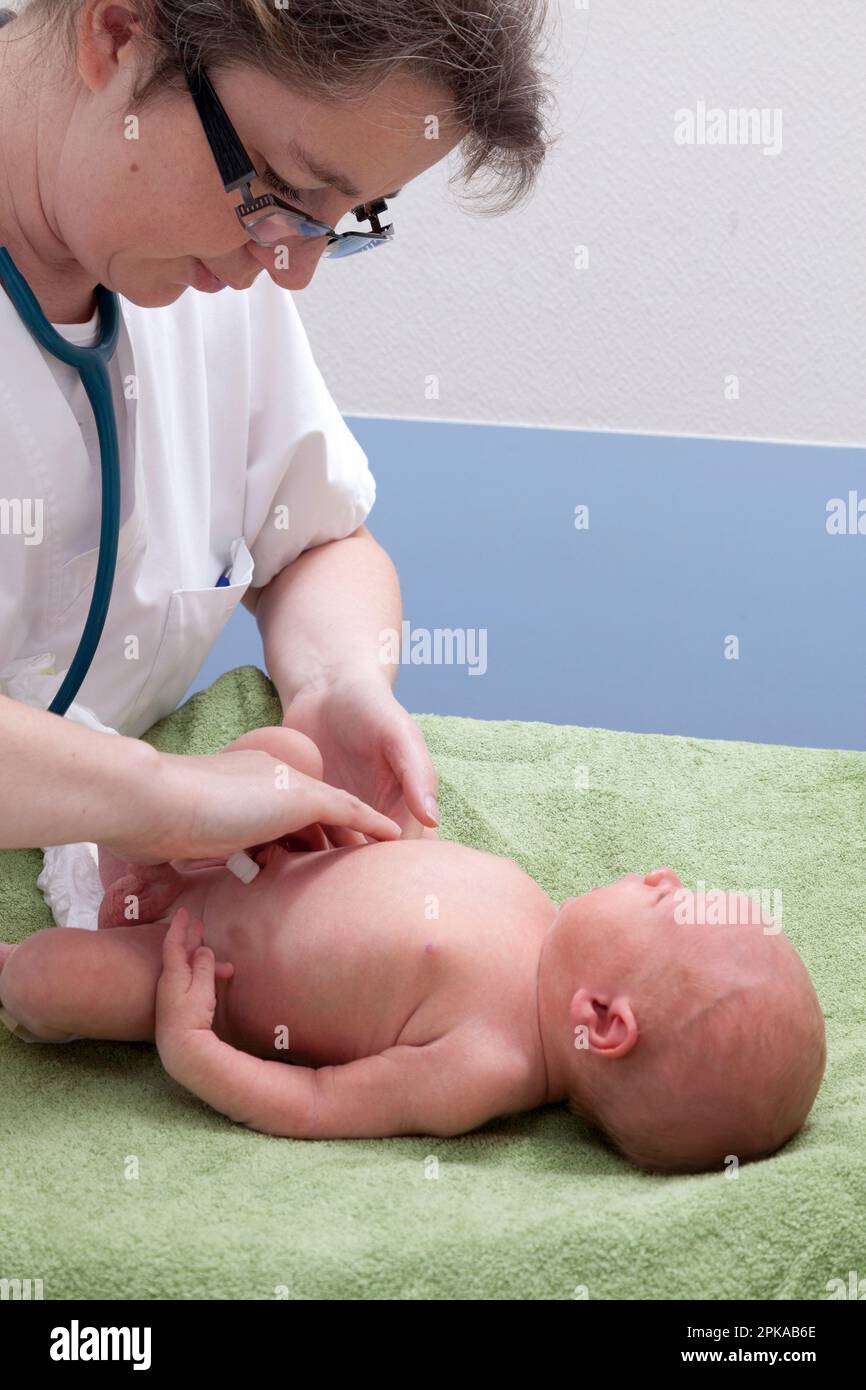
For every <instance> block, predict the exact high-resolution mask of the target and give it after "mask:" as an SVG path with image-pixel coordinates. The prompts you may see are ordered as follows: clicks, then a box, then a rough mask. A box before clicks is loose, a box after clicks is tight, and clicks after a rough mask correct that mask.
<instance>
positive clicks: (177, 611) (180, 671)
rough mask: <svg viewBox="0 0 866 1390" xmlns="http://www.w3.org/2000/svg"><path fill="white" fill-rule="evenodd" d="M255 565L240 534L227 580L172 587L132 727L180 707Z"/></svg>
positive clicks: (128, 727)
mask: <svg viewBox="0 0 866 1390" xmlns="http://www.w3.org/2000/svg"><path fill="white" fill-rule="evenodd" d="M253 569H254V562H253V557H252V555H251V554H250V552H249V549H248V548H247V544H246V541H245V540H244V538H243V536H239V537H238V538H237V540H235V541H233V542H232V547H231V568H230V571H229V574H228V583H227V584H221V585H219V586H218V587H217V586H216V585H213V586H209V587H208V588H206V589H175V590H174V591H173V592H172V595H171V598H170V599H169V604H168V612H167V615H166V620H165V627H164V629H163V634H162V640H161V642H160V644H159V650H158V652H157V655H156V659H155V661H154V663H153V666H152V667H151V670H150V673H149V674H148V676H147V679H146V681H145V683H144V686H143V688H142V690H141V693H140V694H139V696H138V699H137V700H136V702H135V705H134V707H133V709H132V710H131V711H130V712H129V714H128V716H127V718H126V719H125V720H124V725H125V731H126V732H127V733H130V734H141V733H143V732H144V731H145V730H146V729H148V728H149V727H150V725H151V724H152V723H153V722H154V721H155V720H157V719H161V718H162V717H163V716H164V715H166V714H169V713H170V712H171V711H172V710H173V709H175V708H176V707H177V704H178V702H179V701H180V700H181V699H182V698H183V696H184V695H185V694H186V691H187V690H188V689H189V687H190V685H191V684H192V682H193V681H194V680H195V677H196V676H197V674H198V672H199V670H200V668H201V665H202V663H203V661H204V659H205V657H206V656H207V654H208V652H209V651H210V650H211V648H212V646H213V645H214V643H215V642H216V640H217V638H218V637H219V635H220V633H221V632H222V630H223V628H224V627H225V625H226V623H227V622H228V620H229V618H230V617H231V615H232V613H233V612H234V610H235V609H236V608H237V606H238V604H239V603H240V601H241V599H242V598H243V596H244V594H245V593H246V591H247V589H248V588H249V586H250V582H251V580H252V577H253Z"/></svg>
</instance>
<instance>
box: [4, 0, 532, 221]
mask: <svg viewBox="0 0 866 1390" xmlns="http://www.w3.org/2000/svg"><path fill="white" fill-rule="evenodd" d="M126 3H127V4H128V5H130V6H131V7H132V8H134V9H135V10H136V11H137V13H138V15H139V18H140V21H141V27H142V33H143V36H144V40H145V42H146V43H147V44H148V46H149V48H150V49H151V50H152V51H153V53H154V62H153V66H152V69H151V71H150V72H149V73H148V74H147V76H146V77H145V78H144V79H143V80H142V82H141V83H140V84H139V86H138V87H137V88H136V90H135V92H134V94H133V108H134V110H135V111H140V110H142V109H143V108H144V107H145V106H146V105H148V104H149V103H151V102H152V101H154V100H155V99H157V98H158V97H159V96H161V95H162V94H164V93H166V92H169V91H177V92H178V93H180V92H184V93H185V92H186V91H187V87H186V83H185V80H184V77H183V69H182V66H181V61H180V56H181V53H183V54H184V55H185V57H186V60H187V61H188V62H190V63H192V64H193V65H197V64H199V63H201V64H203V65H204V66H205V67H207V68H208V69H210V70H213V71H214V72H219V70H220V69H223V70H224V69H226V68H234V67H241V66H248V67H251V68H258V69H259V70H260V71H262V72H266V73H268V74H269V75H270V76H272V77H274V78H275V79H276V80H277V81H278V82H281V83H283V84H285V85H286V86H288V87H290V88H291V89H292V90H295V91H297V92H298V93H299V94H300V95H302V96H307V97H311V98H314V99H316V100H319V101H333V102H335V103H339V102H340V101H341V100H349V101H351V99H352V98H353V97H364V96H366V95H368V94H369V93H370V92H371V91H372V90H373V89H374V88H375V87H376V86H378V84H379V83H380V82H381V81H383V80H384V79H385V78H386V77H388V76H390V75H391V74H393V73H402V74H411V75H412V76H415V77H417V78H420V79H422V80H426V81H429V82H432V83H435V84H436V85H437V86H439V87H443V88H444V89H445V90H446V91H448V92H449V93H450V97H451V104H450V106H449V107H448V110H447V118H448V119H449V121H453V122H455V123H456V124H458V125H460V126H463V127H465V128H466V131H467V134H466V136H465V137H464V138H463V140H462V141H461V142H460V144H459V145H458V146H457V147H456V150H457V152H459V155H460V158H461V167H460V168H459V169H458V170H457V171H456V173H455V174H454V175H452V179H451V182H452V183H453V182H454V181H455V179H457V178H462V179H463V180H464V181H465V182H467V183H468V182H469V181H470V180H471V179H473V178H474V177H475V176H476V175H477V174H478V173H480V172H482V171H483V172H485V173H486V174H488V175H491V176H492V177H493V180H494V183H493V185H492V186H490V185H488V186H486V187H484V188H479V190H478V192H472V193H464V194H463V198H464V199H465V200H466V201H467V203H470V204H484V203H488V204H489V200H490V193H491V192H492V193H494V194H495V193H496V192H497V188H499V189H501V191H502V196H501V198H500V200H499V201H498V203H493V204H492V205H488V206H478V207H477V208H475V207H472V208H470V210H472V211H478V212H480V213H481V214H482V215H487V216H495V215H497V214H499V213H502V212H507V211H510V210H511V209H512V208H514V207H516V206H517V205H518V204H519V203H522V202H523V201H524V199H525V198H526V196H527V194H528V193H529V192H530V191H531V189H532V187H533V186H534V183H535V179H536V176H537V174H538V171H539V169H540V167H541V164H542V163H543V161H544V157H545V154H546V152H547V149H548V148H549V147H550V146H551V145H552V144H553V143H554V141H555V140H556V139H558V136H556V135H553V134H552V133H551V132H550V129H549V127H548V124H547V119H546V107H547V106H548V104H551V103H552V100H553V99H552V95H551V90H550V85H549V82H548V74H547V73H546V72H545V71H544V70H543V69H542V67H541V65H540V58H541V56H542V52H543V43H542V39H543V36H544V33H545V28H546V23H547V19H548V15H549V11H550V0H229V3H226V0H126ZM81 4H82V0H73V3H70V0H30V3H29V5H27V6H26V8H25V9H24V11H23V13H24V14H26V15H27V17H28V20H30V19H32V20H34V21H36V22H37V23H43V22H44V23H45V25H46V26H47V27H48V28H50V29H52V30H53V31H54V33H55V34H57V35H58V37H60V38H61V39H62V41H63V42H65V44H66V45H67V51H68V54H69V57H70V62H71V63H72V62H73V60H74V55H75V53H76V51H77V34H78V17H79V14H80V11H81Z"/></svg>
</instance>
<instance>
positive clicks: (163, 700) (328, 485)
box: [0, 271, 375, 735]
mask: <svg viewBox="0 0 866 1390" xmlns="http://www.w3.org/2000/svg"><path fill="white" fill-rule="evenodd" d="M120 310H121V327H120V335H119V340H118V346H117V363H118V367H119V372H120V377H119V380H118V388H119V382H120V381H122V383H123V390H124V396H125V397H128V399H126V400H125V401H124V402H123V403H124V404H125V406H126V409H127V412H128V414H127V418H126V419H125V420H124V419H122V418H121V419H120V420H119V421H118V425H119V434H120V438H121V441H122V445H123V446H124V449H123V457H124V458H125V459H126V461H127V466H126V468H125V470H124V476H123V485H122V492H121V532H120V544H119V551H118V561H117V574H116V577H115V582H114V590H113V593H112V599H111V604H110V607H109V610H108V617H107V619H106V624H105V628H104V630H103V634H102V638H101V641H100V644H99V650H98V652H97V654H96V656H95V658H94V661H93V665H92V666H91V668H90V670H89V672H88V674H87V677H86V679H85V681H84V683H83V685H82V687H81V690H80V693H79V694H78V695H77V696H76V702H78V703H81V704H83V705H85V706H87V707H88V708H89V709H91V710H92V711H93V712H94V713H95V714H96V716H97V717H98V719H99V720H101V721H102V722H103V723H104V724H106V725H109V726H110V727H112V728H115V729H117V730H119V731H120V732H121V733H125V734H131V735H138V734H141V733H143V732H144V731H145V730H146V729H148V728H149V727H150V725H151V724H152V723H153V722H154V721H155V720H157V719H159V718H161V717H162V716H163V715H165V714H167V713H169V712H170V711H171V710H172V709H174V708H175V707H176V705H177V703H178V701H179V700H180V699H181V698H182V696H183V694H184V693H185V691H186V690H187V688H188V686H189V685H190V683H191V681H192V680H193V679H194V677H195V675H196V672H197V671H198V669H199V667H200V666H201V663H202V661H203V660H204V658H205V656H206V655H207V653H208V651H209V649H210V648H211V646H212V645H213V643H214V641H215V640H216V638H217V637H218V635H219V633H220V631H221V630H222V628H223V626H224V625H225V623H226V621H227V619H228V618H229V616H230V614H231V613H232V611H233V610H234V609H235V608H236V607H237V605H238V603H239V602H240V600H241V598H242V596H243V594H244V593H245V592H246V590H247V588H248V587H249V586H250V585H252V586H253V587H255V588H261V587H263V586H264V585H266V584H267V583H268V582H269V581H270V580H271V579H272V578H273V576H274V575H275V574H277V573H278V572H279V571H280V570H282V569H283V568H284V567H285V566H286V565H288V564H291V562H292V561H293V560H294V559H296V558H297V556H298V555H300V554H301V552H302V551H304V550H306V549H308V548H309V547H310V546H314V545H319V544H321V543H322V542H325V541H329V540H337V539H340V538H342V537H343V536H347V535H349V534H350V533H351V532H352V531H354V530H355V529H356V528H357V527H358V526H360V525H361V523H362V522H363V521H364V519H365V518H366V516H367V514H368V512H369V510H370V508H371V506H372V505H373V500H374V497H375V484H374V481H373V477H372V475H371V473H370V470H369V468H368V466H367V458H366V455H365V454H364V451H363V450H362V448H361V446H360V444H359V443H358V441H357V440H356V439H355V438H354V436H353V435H352V433H351V431H350V430H349V428H348V426H347V425H346V424H345V421H344V420H343V418H342V416H341V415H340V412H339V410H338V409H337V406H336V404H335V402H334V400H333V398H332V397H331V395H330V393H329V391H328V389H327V387H326V385H325V383H324V380H323V379H322V376H321V373H320V372H319V370H318V367H317V366H316V364H315V361H314V358H313V355H312V351H311V348H310V344H309V341H308V339H307V336H306V332H305V330H304V327H303V325H302V323H301V320H300V317H299V315H298V311H297V308H296V306H295V303H294V300H293V299H292V297H291V295H290V294H289V293H288V292H287V291H285V290H281V289H280V288H279V287H278V286H277V285H275V284H274V282H273V281H272V280H271V279H270V277H269V276H268V275H267V273H266V272H264V271H263V272H262V273H261V274H260V275H259V276H258V278H257V279H256V280H255V282H254V283H253V285H252V286H251V288H250V289H249V290H246V291H243V292H235V291H233V290H230V289H226V290H222V291H221V292H220V293H218V294H215V295H204V294H200V293H198V292H196V291H195V290H192V289H189V290H187V291H186V292H185V293H184V294H183V295H182V296H181V297H180V299H178V300H176V301H175V303H174V304H171V305H168V306H166V307H165V308H159V309H146V308H140V307H139V306H137V305H134V304H132V303H130V302H129V301H128V300H125V299H120ZM49 361H50V358H49V356H48V355H47V354H45V353H44V352H43V349H41V348H40V347H39V346H38V345H37V343H36V342H35V341H34V340H33V338H32V337H31V336H30V334H29V333H28V331H27V329H26V328H25V327H24V324H23V323H22V322H21V320H20V318H19V317H18V314H17V312H16V310H15V307H14V305H13V304H12V302H11V300H10V299H9V298H8V296H7V294H6V293H5V291H4V290H3V289H2V287H0V691H3V690H4V685H3V676H4V673H5V672H6V671H7V670H8V668H9V665H10V663H14V665H13V670H14V669H16V668H17V669H20V666H21V663H22V661H27V660H28V659H31V660H32V659H33V658H36V657H38V656H39V655H40V654H42V653H49V654H50V655H51V657H52V658H53V662H54V669H55V670H56V673H57V678H56V680H55V681H54V690H56V689H57V688H59V685H60V680H61V679H62V676H63V674H64V673H65V671H66V670H67V668H68V666H69V664H70V662H71V660H72V657H73V655H74V652H75V649H76V647H77V645H78V641H79V638H80V635H81V631H82V629H83V627H84V622H85V618H86V616H87V611H88V607H89V604H90V599H91V596H92V593H93V581H94V577H95V574H96V563H97V555H98V522H99V510H100V499H101V485H100V479H99V473H98V469H97V468H96V467H95V466H94V462H93V460H92V459H91V458H90V456H89V453H88V449H87V446H86V443H85V439H84V437H83V436H82V432H81V429H80V428H79V425H78V423H77V421H76V419H75V416H74V414H73V412H72V409H71V408H70V405H69V404H68V402H67V401H66V399H65V398H64V395H63V392H62V391H61V390H60V388H59V387H58V385H57V382H56V381H55V379H54V376H53V375H52V370H51V368H50V367H49ZM125 430H128V434H127V435H126V436H124V431H125ZM28 499H29V503H30V505H31V512H30V515H31V517H32V516H33V515H35V513H34V512H33V510H32V504H33V503H34V501H35V500H36V499H41V501H42V536H41V539H40V540H39V542H38V543H32V544H31V543H28V542H27V539H26V537H25V535H24V534H16V528H19V529H20V528H21V523H20V520H19V519H20V517H21V516H26V515H27V513H26V512H22V511H21V504H22V502H26V501H27V500H28ZM16 503H17V505H16ZM82 508H85V509H87V510H86V511H82ZM87 516H90V517H92V520H91V521H90V523H89V528H90V532H91V534H90V537H89V540H90V545H91V548H89V549H84V550H81V551H80V552H78V544H79V543H80V540H81V537H82V536H83V535H84V531H83V530H82V518H83V519H84V521H85V522H86V519H87ZM71 517H74V518H75V521H74V522H73V521H70V518H71ZM286 522H288V525H287V526H286ZM85 529H86V528H85ZM33 534H34V531H33V529H32V528H31V536H32V535H33ZM76 538H77V539H76ZM70 540H71V542H72V544H71V550H70ZM229 566H231V570H230V574H229V583H228V585H223V586H221V587H216V581H217V579H218V578H219V576H220V575H221V574H222V573H223V571H225V570H226V569H227V568H228V567H229ZM13 688H14V683H13ZM9 693H11V691H10V692H9ZM46 703H47V701H46Z"/></svg>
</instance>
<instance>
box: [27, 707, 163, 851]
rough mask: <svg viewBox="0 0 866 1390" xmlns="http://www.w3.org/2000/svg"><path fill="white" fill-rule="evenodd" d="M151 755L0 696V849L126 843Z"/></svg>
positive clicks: (142, 747) (147, 781)
mask: <svg viewBox="0 0 866 1390" xmlns="http://www.w3.org/2000/svg"><path fill="white" fill-rule="evenodd" d="M158 761H159V754H158V753H157V752H156V750H155V749H153V748H151V747H150V745H149V744H146V743H141V742H139V740H138V739H134V738H126V737H124V736H123V735H120V734H103V733H98V732H96V731H95V730H92V729H86V728H84V727H83V725H81V724H76V723H74V722H73V721H72V720H71V719H63V718H61V717H60V716H59V715H56V714H49V713H48V711H47V710H41V709H33V708H32V707H31V706H30V705H25V704H22V703H21V701H19V700H10V699H9V698H8V696H6V695H0V848H2V849H30V848H38V847H40V846H43V845H66V844H74V843H75V842H77V841H79V840H93V841H97V842H99V841H104V842H105V843H109V842H110V841H111V840H112V839H113V838H114V837H117V836H121V837H124V835H125V832H127V831H128V838H129V839H132V838H133V837H134V833H135V828H136V821H137V820H139V819H140V818H141V816H142V807H143V804H144V801H145V792H146V790H147V788H148V787H149V786H150V785H152V783H153V781H154V779H155V775H156V767H157V764H158Z"/></svg>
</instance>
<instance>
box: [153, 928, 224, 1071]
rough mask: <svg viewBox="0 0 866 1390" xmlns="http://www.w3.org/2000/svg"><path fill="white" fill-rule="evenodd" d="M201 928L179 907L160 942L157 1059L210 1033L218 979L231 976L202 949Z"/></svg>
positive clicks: (157, 997) (210, 953) (157, 990)
mask: <svg viewBox="0 0 866 1390" xmlns="http://www.w3.org/2000/svg"><path fill="white" fill-rule="evenodd" d="M203 931H204V927H203V925H202V923H201V922H200V921H199V920H198V919H196V920H195V921H193V922H190V920H189V910H188V909H187V908H185V907H182V908H179V910H178V911H177V912H176V913H175V914H174V917H173V918H172V920H171V926H170V927H169V929H168V931H167V932H166V934H165V938H164V940H163V943H162V974H161V975H160V977H159V981H158V983H157V986H156V1030H155V1031H156V1045H157V1048H158V1050H159V1053H160V1056H162V1055H163V1053H164V1052H168V1051H169V1050H170V1051H171V1052H175V1051H176V1049H177V1048H178V1046H180V1045H183V1044H184V1043H185V1042H188V1041H190V1039H193V1038H194V1037H195V1035H196V1034H201V1033H209V1032H210V1030H211V1028H212V1026H213V1016H214V1010H215V1009H216V985H215V982H216V980H217V979H221V980H228V979H229V978H230V977H231V976H232V975H233V974H234V966H233V965H232V964H231V963H230V962H229V961H217V960H215V958H214V953H213V951H212V950H211V949H210V947H209V946H203V945H202V944H201V941H202V933H203Z"/></svg>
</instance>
